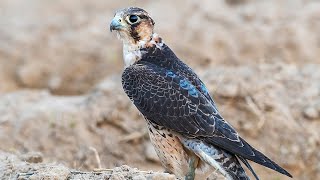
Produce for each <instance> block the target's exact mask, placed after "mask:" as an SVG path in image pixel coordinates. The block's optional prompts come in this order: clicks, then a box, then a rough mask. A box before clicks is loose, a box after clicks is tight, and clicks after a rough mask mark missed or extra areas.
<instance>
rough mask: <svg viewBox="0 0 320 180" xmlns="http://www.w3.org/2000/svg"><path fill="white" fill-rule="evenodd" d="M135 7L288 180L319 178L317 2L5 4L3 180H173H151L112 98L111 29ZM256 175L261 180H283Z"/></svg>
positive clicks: (115, 48)
mask: <svg viewBox="0 0 320 180" xmlns="http://www.w3.org/2000/svg"><path fill="white" fill-rule="evenodd" d="M132 5H135V6H140V7H143V8H145V9H146V10H148V11H149V13H150V14H151V15H152V16H153V17H154V20H155V21H156V31H157V33H158V34H160V35H161V36H162V37H163V38H164V40H165V42H166V43H167V44H168V45H169V46H171V47H172V49H174V51H175V52H176V53H177V55H178V56H179V57H181V58H182V59H185V61H186V62H187V63H188V64H190V66H191V67H192V68H193V69H194V70H195V71H196V72H197V73H198V74H199V76H200V77H201V78H202V79H203V81H204V82H205V83H206V85H207V87H208V88H209V91H210V93H211V94H212V95H213V96H214V98H215V99H216V101H217V104H218V107H219V110H220V112H221V113H222V114H223V116H224V117H225V118H226V119H227V120H228V121H229V122H230V123H231V124H232V125H233V126H234V127H235V128H236V129H237V130H238V131H239V133H240V134H241V135H242V136H243V137H245V139H247V141H248V142H250V144H252V145H253V146H254V147H256V148H257V149H259V150H261V151H262V152H264V153H265V154H267V155H268V156H269V157H271V158H272V159H274V160H275V161H276V162H278V163H279V164H280V165H282V166H283V167H285V168H286V169H288V170H289V171H290V172H291V173H292V174H293V176H294V179H317V177H320V163H319V162H320V152H319V148H320V130H319V129H320V71H319V69H320V33H319V32H320V3H319V2H318V1H312V0H309V1H302V0H283V1H277V0H272V1H267V0H261V1H253V0H218V1H210V0H205V1H202V2H201V3H199V2H198V1H192V0H187V1H182V0H179V1H174V2H172V1H169V0H166V1H161V2H153V1H145V0H143V1H139V2H132V1H119V2H111V1H106V0H104V1H102V0H97V1H84V0H80V1H79V0H77V1H76V0H71V1H62V0H58V1H54V2H51V1H40V0H31V1H28V2H21V1H18V0H10V1H9V0H3V1H1V2H0V82H1V83H0V142H1V143H0V179H7V178H9V177H11V178H12V179H16V178H20V179H23V178H25V179H28V178H29V179H41V178H46V177H56V178H58V179H66V178H70V179H72V178H73V179H79V178H80V176H81V177H82V178H85V179H86V178H92V179H94V178H96V179H99V178H101V177H105V178H107V179H108V178H109V179H128V178H132V179H143V178H145V179H161V178H162V179H167V178H174V177H172V176H170V175H168V174H164V173H155V172H157V171H159V172H162V171H163V169H162V167H161V166H160V164H159V161H158V158H157V156H156V155H155V152H154V150H153V148H152V146H151V145H150V141H149V139H148V135H147V131H146V127H145V123H144V120H143V118H142V117H141V116H140V115H139V113H138V111H137V110H136V109H135V107H133V105H132V104H131V103H130V101H129V100H128V98H127V97H126V95H125V94H124V92H123V91H122V88H121V80H120V75H121V71H122V69H123V67H122V65H123V64H122V60H121V58H122V57H121V56H122V53H121V44H120V42H119V41H118V40H117V38H116V37H115V34H111V33H110V32H109V31H108V24H109V21H110V20H111V18H112V16H113V13H114V11H115V10H116V9H119V8H120V7H127V6H132ZM181 7H183V8H181ZM177 9H179V11H178V12H177ZM182 32H183V33H182ZM124 165H128V166H124ZM129 166H130V167H134V168H130V167H129ZM253 166H254V168H255V169H256V170H257V173H258V174H259V175H260V177H261V179H281V180H282V179H283V180H285V179H289V178H286V177H284V176H282V175H280V174H277V173H274V172H273V171H270V170H268V169H265V168H263V167H261V166H258V165H255V164H254V165H253ZM115 167H117V168H115ZM97 168H108V169H109V170H106V171H103V172H92V171H93V170H94V169H97ZM135 168H138V169H140V170H137V169H135ZM151 170H152V171H153V172H151ZM115 175H117V176H115ZM118 175H119V176H118ZM213 177H216V175H213Z"/></svg>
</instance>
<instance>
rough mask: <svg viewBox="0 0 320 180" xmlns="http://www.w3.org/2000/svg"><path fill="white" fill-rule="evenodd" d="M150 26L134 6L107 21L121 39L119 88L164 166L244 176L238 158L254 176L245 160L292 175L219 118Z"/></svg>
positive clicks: (190, 174) (189, 173)
mask: <svg viewBox="0 0 320 180" xmlns="http://www.w3.org/2000/svg"><path fill="white" fill-rule="evenodd" d="M153 28H154V21H153V20H152V19H151V17H150V16H149V14H148V13H147V12H146V11H144V10H143V9H140V8H136V7H130V8H126V9H122V10H119V11H117V12H116V14H115V16H114V18H113V20H112V22H111V24H110V31H113V30H114V31H117V33H118V37H119V38H120V39H121V40H122V42H123V58H124V63H125V70H124V72H123V74H122V85H123V89H124V91H125V92H126V94H127V95H128V96H129V98H130V100H131V101H132V102H133V104H134V105H135V106H136V107H137V108H138V110H139V111H140V112H141V113H142V115H143V116H144V117H145V119H146V121H147V125H148V129H149V135H150V139H151V142H152V144H153V146H154V147H155V150H156V152H157V154H158V156H159V159H160V161H161V163H162V165H163V166H164V168H165V169H166V171H167V172H170V173H173V174H175V175H176V176H177V177H179V178H185V179H199V180H203V179H206V178H207V177H208V176H209V175H210V174H211V173H212V172H214V171H215V170H219V171H220V172H221V173H222V174H223V175H224V176H225V177H226V178H227V179H230V180H245V179H249V176H248V175H247V174H246V173H245V171H244V169H243V167H242V166H241V164H240V161H242V163H243V164H244V165H245V166H246V167H248V169H249V170H250V171H251V172H252V174H253V175H254V176H255V178H256V179H258V176H257V175H256V174H255V172H254V171H253V169H252V168H251V166H250V164H249V163H248V161H247V160H250V161H253V162H256V163H258V164H261V165H263V166H266V167H268V168H270V169H273V170H275V171H278V172H280V173H282V174H285V175H287V176H289V177H292V176H291V175H290V174H289V173H288V172H287V171H286V170H284V169H283V168H281V167H280V166H279V165H277V164H276V163H275V162H273V161H272V160H270V159H269V158H268V157H266V156H265V155H263V154H262V153H261V152H259V151H258V150H256V149H254V148H253V147H252V146H250V145H249V144H248V143H247V142H246V141H245V140H244V139H243V138H241V137H240V136H239V134H238V133H237V132H236V130H235V129H234V128H233V127H232V126H231V125H230V124H229V123H228V122H227V121H225V119H223V117H222V116H221V115H220V113H219V111H218V110H217V107H216V103H215V102H214V101H213V99H212V97H211V96H210V94H209V92H208V90H207V88H206V86H205V85H204V83H203V82H202V81H201V80H200V79H199V77H198V76H197V75H196V74H195V73H194V72H193V71H192V69H191V68H190V67H188V66H187V65H186V64H185V63H183V62H182V61H181V60H180V59H179V58H178V57H177V56H176V55H175V54H174V52H173V51H172V50H171V49H170V48H169V47H168V46H167V45H166V44H164V42H163V40H162V39H161V38H160V37H159V36H158V35H157V34H156V33H154V32H153ZM239 160H240V161H239Z"/></svg>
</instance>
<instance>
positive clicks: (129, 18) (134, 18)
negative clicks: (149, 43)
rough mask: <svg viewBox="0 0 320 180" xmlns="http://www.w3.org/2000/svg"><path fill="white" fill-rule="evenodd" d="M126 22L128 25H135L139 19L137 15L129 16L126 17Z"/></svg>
mask: <svg viewBox="0 0 320 180" xmlns="http://www.w3.org/2000/svg"><path fill="white" fill-rule="evenodd" d="M127 21H128V22H129V23H130V24H135V23H138V22H139V21H140V17H139V16H137V15H129V16H127Z"/></svg>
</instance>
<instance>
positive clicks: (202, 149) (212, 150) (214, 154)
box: [181, 139, 259, 180]
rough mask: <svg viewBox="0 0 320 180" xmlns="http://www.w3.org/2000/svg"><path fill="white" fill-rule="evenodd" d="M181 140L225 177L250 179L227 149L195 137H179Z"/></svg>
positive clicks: (235, 179) (232, 179) (240, 179)
mask: <svg viewBox="0 0 320 180" xmlns="http://www.w3.org/2000/svg"><path fill="white" fill-rule="evenodd" d="M181 142H182V143H183V145H184V146H185V147H186V148H187V149H189V150H190V151H192V152H194V153H195V154H196V155H197V156H198V157H199V158H200V159H201V160H202V161H204V162H206V163H207V164H209V165H211V166H212V167H214V168H215V169H217V170H219V171H220V173H221V174H223V175H224V176H225V177H226V178H227V179H229V180H250V178H249V176H248V175H247V174H246V172H245V171H244V169H243V168H242V166H241V164H240V162H239V161H238V159H237V157H236V156H235V155H233V154H231V153H229V152H228V151H225V150H223V149H220V148H219V147H216V146H213V145H209V144H206V143H203V142H202V141H199V140H195V139H181ZM251 169H252V168H251ZM257 180H259V179H258V178H257Z"/></svg>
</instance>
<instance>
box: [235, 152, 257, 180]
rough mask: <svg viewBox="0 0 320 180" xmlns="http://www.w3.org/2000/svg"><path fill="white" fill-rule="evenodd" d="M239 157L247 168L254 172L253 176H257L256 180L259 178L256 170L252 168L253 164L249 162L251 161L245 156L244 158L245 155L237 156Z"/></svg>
mask: <svg viewBox="0 0 320 180" xmlns="http://www.w3.org/2000/svg"><path fill="white" fill-rule="evenodd" d="M237 157H238V158H239V159H240V160H241V161H242V162H243V164H244V165H246V166H247V168H248V169H249V170H250V171H251V173H252V174H253V176H254V177H255V178H256V180H259V177H258V175H257V174H256V172H254V170H253V169H252V167H251V165H250V164H249V162H248V161H247V160H246V159H245V158H243V157H241V156H237Z"/></svg>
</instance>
